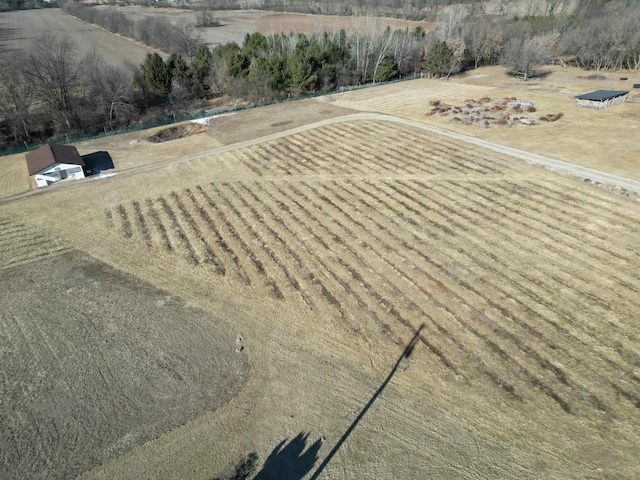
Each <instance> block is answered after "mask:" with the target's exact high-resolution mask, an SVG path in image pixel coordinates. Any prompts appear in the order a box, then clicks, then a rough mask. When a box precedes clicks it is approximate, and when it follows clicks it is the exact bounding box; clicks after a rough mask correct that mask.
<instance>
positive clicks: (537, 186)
mask: <svg viewBox="0 0 640 480" xmlns="http://www.w3.org/2000/svg"><path fill="white" fill-rule="evenodd" d="M563 182H566V180H565V179H564V178H563V177H561V176H559V175H548V176H547V178H545V181H544V182H543V181H541V180H540V179H537V178H535V177H532V178H530V179H529V183H530V184H531V186H532V188H531V189H530V190H529V193H531V194H534V195H537V198H540V199H542V200H544V199H547V198H549V197H550V198H555V199H558V200H559V202H558V205H557V206H558V208H559V209H560V210H561V211H563V210H565V209H566V210H567V213H568V214H569V216H570V217H569V218H571V216H572V215H573V214H575V213H578V214H581V213H584V210H585V209H588V211H589V213H590V215H592V216H593V217H596V218H601V219H602V220H604V221H605V222H606V223H608V224H611V225H615V226H624V227H628V228H634V229H637V228H638V224H639V223H640V215H639V214H637V213H636V212H635V209H629V208H626V204H627V202H628V201H629V200H628V199H626V198H624V197H620V196H618V195H614V194H612V193H611V192H609V191H607V190H603V189H600V188H596V187H591V186H583V185H581V184H580V183H578V182H577V181H572V182H571V184H570V186H567V185H566V184H562V183H563ZM574 182H575V183H574ZM634 213H636V214H635V215H634ZM593 233H594V234H595V233H597V231H595V232H593Z"/></svg>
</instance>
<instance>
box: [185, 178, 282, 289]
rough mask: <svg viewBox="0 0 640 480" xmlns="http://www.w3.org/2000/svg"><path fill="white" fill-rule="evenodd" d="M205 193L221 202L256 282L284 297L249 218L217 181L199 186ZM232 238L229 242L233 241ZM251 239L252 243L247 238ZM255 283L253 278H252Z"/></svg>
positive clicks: (212, 200)
mask: <svg viewBox="0 0 640 480" xmlns="http://www.w3.org/2000/svg"><path fill="white" fill-rule="evenodd" d="M198 188H199V189H200V191H201V192H203V194H206V195H207V196H208V197H209V199H210V200H211V202H212V203H219V204H220V206H221V209H220V210H219V212H220V213H222V214H223V215H224V217H222V218H223V219H224V221H225V222H226V224H227V230H228V231H229V233H231V238H232V239H233V241H234V243H237V244H238V245H239V247H240V249H241V250H242V252H244V254H245V255H246V256H247V257H248V258H249V260H251V264H252V265H253V267H254V268H253V270H254V271H253V276H255V277H257V279H259V281H258V282H256V283H262V284H263V285H265V286H266V287H267V290H268V291H269V294H270V295H271V296H272V297H273V298H276V299H282V298H284V295H283V292H282V290H281V289H280V286H279V285H278V283H277V282H276V280H275V279H274V278H273V276H272V275H271V273H270V270H271V269H270V268H269V270H268V269H267V267H266V266H265V262H266V261H267V259H268V258H269V257H268V256H263V255H262V253H263V247H262V245H263V243H261V242H260V239H259V237H258V236H257V234H256V232H255V231H254V230H253V228H252V226H251V225H250V224H249V223H248V222H247V219H246V218H244V217H243V216H242V213H241V212H240V211H238V210H237V208H236V207H235V206H234V204H233V203H231V202H230V200H229V198H228V197H227V196H225V195H224V193H222V192H221V191H220V187H219V186H218V185H216V184H215V183H211V184H209V185H208V186H207V187H206V191H205V189H204V188H203V187H198ZM231 238H230V240H229V242H230V241H231ZM248 239H251V240H250V241H251V243H248V242H247V240H248ZM252 283H253V280H252Z"/></svg>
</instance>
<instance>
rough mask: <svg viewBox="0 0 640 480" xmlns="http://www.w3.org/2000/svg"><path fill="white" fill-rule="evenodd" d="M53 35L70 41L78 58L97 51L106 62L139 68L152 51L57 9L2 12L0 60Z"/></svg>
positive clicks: (0, 20)
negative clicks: (131, 64) (39, 39)
mask: <svg viewBox="0 0 640 480" xmlns="http://www.w3.org/2000/svg"><path fill="white" fill-rule="evenodd" d="M47 33H53V34H55V35H59V36H61V37H66V38H69V39H70V40H71V41H72V42H73V43H74V45H75V46H76V48H77V52H76V53H77V54H78V56H79V58H82V57H83V56H84V55H87V54H89V53H91V52H92V51H93V50H95V51H96V52H97V53H98V54H99V55H100V56H101V57H102V58H103V59H104V60H105V61H107V62H109V63H112V64H114V65H119V66H125V65H126V64H127V63H133V64H135V65H138V64H140V63H142V61H143V60H144V57H145V55H146V54H147V53H148V52H152V51H153V50H152V49H150V48H148V47H145V46H143V45H140V44H137V43H134V42H131V41H129V40H127V39H126V38H124V37H120V36H118V35H114V34H112V33H109V32H107V31H106V30H103V29H101V28H98V27H95V26H93V25H90V24H88V23H85V22H82V21H80V20H78V19H77V18H75V17H72V16H70V15H67V14H66V13H64V12H63V11H62V10H60V9H57V8H55V9H54V8H47V9H41V10H23V11H14V12H3V13H0V58H2V57H4V58H10V57H11V56H13V55H16V54H17V52H18V51H19V50H21V49H24V48H29V47H30V46H31V41H32V40H34V39H35V38H37V37H38V36H41V35H44V34H47Z"/></svg>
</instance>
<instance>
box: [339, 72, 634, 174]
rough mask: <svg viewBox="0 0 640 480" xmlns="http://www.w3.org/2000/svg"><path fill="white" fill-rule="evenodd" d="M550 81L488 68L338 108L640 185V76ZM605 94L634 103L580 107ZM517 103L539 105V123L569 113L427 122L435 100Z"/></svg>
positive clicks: (355, 94)
mask: <svg viewBox="0 0 640 480" xmlns="http://www.w3.org/2000/svg"><path fill="white" fill-rule="evenodd" d="M548 70H549V75H547V76H546V77H544V78H540V79H532V80H530V81H528V82H523V81H521V80H517V79H514V78H512V77H510V76H508V75H507V74H506V72H505V69H504V68H503V67H483V68H479V69H476V70H473V71H472V72H471V73H470V74H468V75H466V76H462V77H454V78H451V79H450V80H448V81H440V80H429V81H426V80H423V79H420V80H413V81H409V82H401V83H392V84H388V85H384V86H380V87H376V88H367V89H362V90H356V91H351V92H345V93H341V94H338V95H333V97H334V99H335V102H334V104H335V105H338V106H341V107H344V108H349V109H353V110H360V111H366V112H381V113H388V114H391V115H396V116H399V117H403V118H408V119H411V120H415V121H418V122H422V123H426V124H430V125H434V126H437V127H440V128H445V129H447V130H450V131H455V132H459V133H462V134H464V135H469V136H472V137H476V138H481V139H483V140H487V141H490V142H493V143H496V144H499V145H506V146H509V147H513V148H517V149H520V150H524V151H527V152H531V153H536V154H540V155H544V156H547V157H550V158H555V159H558V160H563V161H565V162H570V163H575V164H578V165H582V166H585V167H589V168H594V169H596V170H602V171H605V172H608V173H612V174H616V175H620V176H623V177H629V178H633V179H635V180H640V167H639V166H638V136H639V133H640V103H638V101H640V92H638V91H637V90H633V88H632V85H633V83H638V82H640V77H639V76H633V75H631V74H629V75H628V79H627V80H626V81H619V77H620V75H619V74H613V73H608V74H606V77H605V76H604V75H603V76H602V80H589V79H586V78H585V75H588V73H586V72H585V71H584V70H580V69H577V68H572V67H568V68H565V69H563V68H562V67H560V66H555V67H551V66H550V67H548ZM598 89H610V90H630V91H631V92H630V95H629V100H628V101H627V102H626V103H624V104H622V105H616V106H615V107H611V108H606V109H604V110H593V109H589V108H578V107H576V106H575V105H574V103H575V100H574V96H575V95H578V94H580V93H585V92H589V91H593V90H598ZM483 97H488V98H491V99H503V98H505V97H506V98H511V97H515V98H517V99H519V100H524V101H530V102H533V103H534V104H535V108H536V113H535V114H534V115H533V116H534V118H538V117H539V116H541V115H545V114H554V113H562V115H563V118H562V119H560V120H559V121H557V122H553V123H547V124H542V125H537V126H533V127H531V126H524V125H521V126H517V127H512V128H506V127H505V128H479V127H473V126H468V125H462V124H457V123H454V122H452V121H451V118H452V117H453V115H451V116H442V117H427V116H426V114H427V112H429V111H430V110H431V108H432V107H431V105H430V104H429V102H430V101H442V102H444V103H446V104H449V105H453V106H455V105H464V104H465V103H466V100H467V99H479V98H483Z"/></svg>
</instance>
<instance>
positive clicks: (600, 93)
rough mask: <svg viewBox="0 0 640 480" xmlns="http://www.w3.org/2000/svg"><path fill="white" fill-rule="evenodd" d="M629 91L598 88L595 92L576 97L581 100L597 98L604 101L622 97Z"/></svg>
mask: <svg viewBox="0 0 640 480" xmlns="http://www.w3.org/2000/svg"><path fill="white" fill-rule="evenodd" d="M627 93H629V92H628V91H624V90H596V91H595V92H591V93H585V94H583V95H578V96H577V97H576V98H577V99H579V100H596V101H600V102H604V101H605V100H611V99H612V98H616V97H621V96H622V95H626V94H627Z"/></svg>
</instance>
